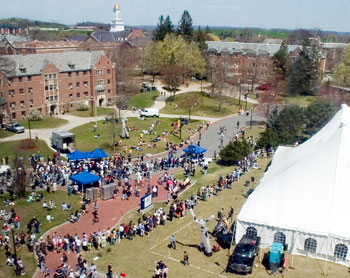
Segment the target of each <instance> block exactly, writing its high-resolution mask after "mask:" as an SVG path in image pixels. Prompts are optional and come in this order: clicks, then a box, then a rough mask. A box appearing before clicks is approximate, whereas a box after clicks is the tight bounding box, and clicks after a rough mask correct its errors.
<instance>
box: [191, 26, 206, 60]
mask: <svg viewBox="0 0 350 278" xmlns="http://www.w3.org/2000/svg"><path fill="white" fill-rule="evenodd" d="M206 40H207V35H206V33H204V32H203V31H202V29H201V27H200V26H199V27H198V31H197V32H195V34H194V41H195V42H196V43H197V44H198V47H199V49H200V50H201V52H202V54H203V53H204V52H206V51H207V50H208V46H207V44H206V42H205V41H206Z"/></svg>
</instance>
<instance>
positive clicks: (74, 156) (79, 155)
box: [67, 150, 88, 160]
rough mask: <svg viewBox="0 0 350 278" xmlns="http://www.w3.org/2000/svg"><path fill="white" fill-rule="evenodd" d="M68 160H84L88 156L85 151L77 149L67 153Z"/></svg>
mask: <svg viewBox="0 0 350 278" xmlns="http://www.w3.org/2000/svg"><path fill="white" fill-rule="evenodd" d="M67 157H68V160H84V159H87V158H88V155H87V153H83V152H81V151H79V150H76V151H74V152H72V153H68V154H67Z"/></svg>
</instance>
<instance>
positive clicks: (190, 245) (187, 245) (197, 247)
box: [176, 241, 199, 249]
mask: <svg viewBox="0 0 350 278" xmlns="http://www.w3.org/2000/svg"><path fill="white" fill-rule="evenodd" d="M176 243H178V244H179V245H181V246H185V247H191V248H196V249H199V245H197V244H185V243H182V242H180V241H176Z"/></svg>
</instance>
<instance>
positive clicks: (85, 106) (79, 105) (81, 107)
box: [77, 102, 89, 111]
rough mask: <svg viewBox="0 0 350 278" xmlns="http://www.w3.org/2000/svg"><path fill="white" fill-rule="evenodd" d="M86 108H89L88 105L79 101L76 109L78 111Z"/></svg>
mask: <svg viewBox="0 0 350 278" xmlns="http://www.w3.org/2000/svg"><path fill="white" fill-rule="evenodd" d="M88 109H89V106H88V105H86V104H85V103H83V102H80V103H78V105H77V110H78V111H87V110H88Z"/></svg>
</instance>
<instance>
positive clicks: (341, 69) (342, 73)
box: [334, 45, 350, 86]
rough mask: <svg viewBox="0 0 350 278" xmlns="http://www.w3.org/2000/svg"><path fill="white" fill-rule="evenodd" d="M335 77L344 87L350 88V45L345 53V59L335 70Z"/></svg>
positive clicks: (343, 58)
mask: <svg viewBox="0 0 350 278" xmlns="http://www.w3.org/2000/svg"><path fill="white" fill-rule="evenodd" d="M334 77H335V78H336V79H337V80H338V81H339V83H340V84H341V85H342V86H350V45H348V46H347V47H346V48H345V49H344V51H343V57H342V59H341V61H340V63H339V64H338V65H337V66H336V68H335V70H334Z"/></svg>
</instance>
